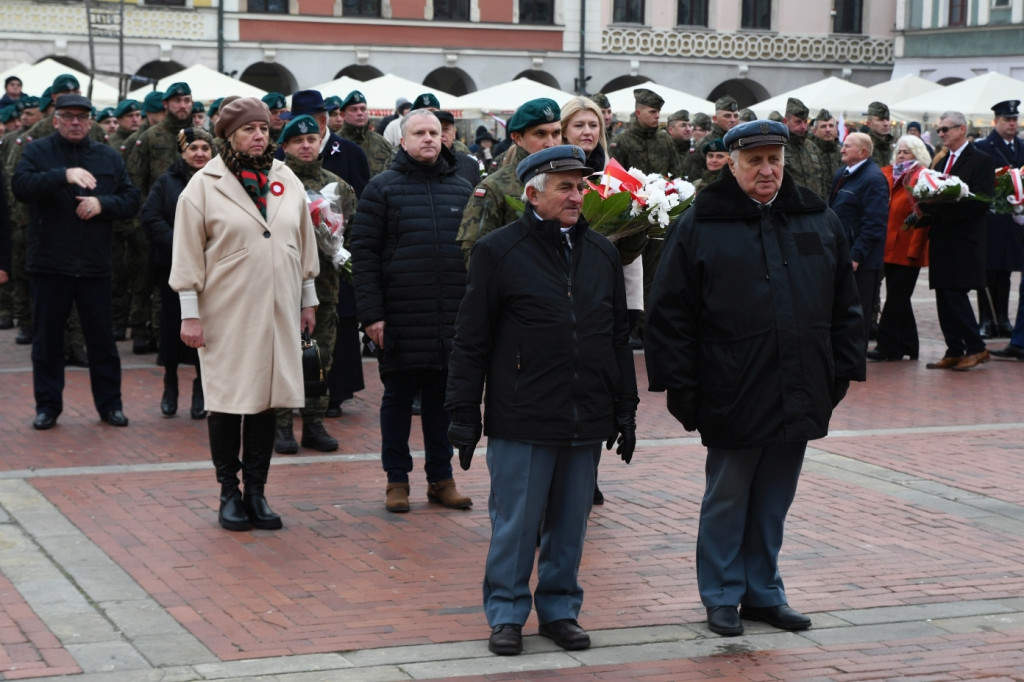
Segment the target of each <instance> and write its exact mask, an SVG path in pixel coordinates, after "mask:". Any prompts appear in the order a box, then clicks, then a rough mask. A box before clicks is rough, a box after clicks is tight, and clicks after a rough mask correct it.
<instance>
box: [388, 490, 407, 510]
mask: <svg viewBox="0 0 1024 682" xmlns="http://www.w3.org/2000/svg"><path fill="white" fill-rule="evenodd" d="M384 508H385V509H387V510H388V511H389V512H395V513H401V512H407V511H409V484H408V483H388V488H387V499H386V500H385V502H384Z"/></svg>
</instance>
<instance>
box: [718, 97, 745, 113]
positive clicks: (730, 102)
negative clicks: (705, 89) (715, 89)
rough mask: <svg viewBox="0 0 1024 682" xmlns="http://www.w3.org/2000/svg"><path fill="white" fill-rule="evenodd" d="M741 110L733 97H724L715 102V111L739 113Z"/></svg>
mask: <svg viewBox="0 0 1024 682" xmlns="http://www.w3.org/2000/svg"><path fill="white" fill-rule="evenodd" d="M739 108H740V105H739V104H738V103H737V102H736V100H735V98H733V96H732V95H723V96H722V97H719V98H718V99H716V100H715V111H737V110H738V109H739Z"/></svg>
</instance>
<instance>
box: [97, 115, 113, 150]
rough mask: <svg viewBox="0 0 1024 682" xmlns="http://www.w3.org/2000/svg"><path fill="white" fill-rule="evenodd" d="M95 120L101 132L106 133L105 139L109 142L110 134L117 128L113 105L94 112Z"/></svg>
mask: <svg viewBox="0 0 1024 682" xmlns="http://www.w3.org/2000/svg"><path fill="white" fill-rule="evenodd" d="M96 122H97V123H99V124H100V126H101V127H102V128H103V132H104V133H106V135H105V137H106V141H107V143H108V144H109V143H110V138H111V136H113V134H114V131H115V130H117V117H116V116H114V107H104V108H103V109H101V110H100V111H98V112H97V113H96Z"/></svg>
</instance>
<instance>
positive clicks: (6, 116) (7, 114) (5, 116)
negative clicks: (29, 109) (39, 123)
mask: <svg viewBox="0 0 1024 682" xmlns="http://www.w3.org/2000/svg"><path fill="white" fill-rule="evenodd" d="M17 115H18V112H17V109H16V108H15V106H14V105H13V104H8V105H7V106H6V107H4V108H2V109H0V123H7V122H8V121H11V120H13V119H14V118H16V117H17Z"/></svg>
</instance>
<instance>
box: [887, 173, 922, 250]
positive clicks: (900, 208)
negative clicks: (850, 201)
mask: <svg viewBox="0 0 1024 682" xmlns="http://www.w3.org/2000/svg"><path fill="white" fill-rule="evenodd" d="M921 168H922V167H921V166H917V167H915V168H914V169H913V170H911V171H909V172H907V173H905V174H904V175H903V177H901V178H900V181H899V182H897V183H896V185H895V187H894V186H893V181H892V166H886V167H885V168H883V169H882V173H883V174H884V175H885V179H886V180H888V182H889V225H888V227H887V228H886V232H885V256H884V260H885V262H886V263H892V264H895V265H909V266H913V267H924V266H926V265H928V231H929V228H928V227H913V228H910V229H909V230H904V229H903V221H904V220H906V218H907V216H908V215H910V214H911V213H913V212H914V198H913V197H912V196H911V195H910V191H909V190H908V189H907V185H908V184H909V185H911V186H913V184H914V182H915V181H916V180H917V176H918V174H919V173H920V172H921Z"/></svg>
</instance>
